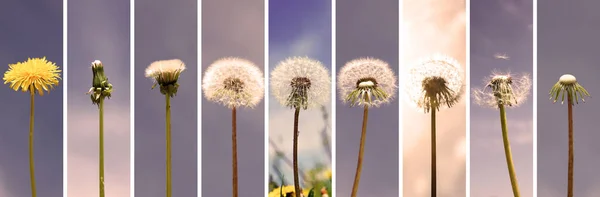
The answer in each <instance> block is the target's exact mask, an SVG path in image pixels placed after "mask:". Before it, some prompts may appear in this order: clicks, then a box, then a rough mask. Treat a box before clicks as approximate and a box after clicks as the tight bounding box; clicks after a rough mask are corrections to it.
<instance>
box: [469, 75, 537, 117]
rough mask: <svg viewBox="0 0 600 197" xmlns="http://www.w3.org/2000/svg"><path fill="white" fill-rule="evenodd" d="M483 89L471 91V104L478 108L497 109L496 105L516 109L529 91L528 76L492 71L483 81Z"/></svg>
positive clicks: (525, 98) (530, 83)
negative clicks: (476, 105) (473, 103)
mask: <svg viewBox="0 0 600 197" xmlns="http://www.w3.org/2000/svg"><path fill="white" fill-rule="evenodd" d="M484 84H485V86H484V87H483V88H474V89H473V91H472V92H473V93H472V94H473V95H472V97H473V102H475V103H476V104H478V105H480V106H484V107H491V108H497V107H498V105H505V106H508V107H518V106H519V105H520V104H522V103H524V102H525V101H526V100H527V97H528V96H529V92H530V91H531V87H532V86H531V85H532V82H531V78H530V77H529V74H521V75H514V74H510V73H500V72H497V71H494V72H493V73H492V75H490V76H489V77H486V78H485V79H484Z"/></svg>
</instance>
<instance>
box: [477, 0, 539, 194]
mask: <svg viewBox="0 0 600 197" xmlns="http://www.w3.org/2000/svg"><path fill="white" fill-rule="evenodd" d="M532 23H533V1H531V0H524V1H504V0H495V1H490V2H476V1H473V2H471V88H482V87H484V85H485V84H484V81H483V78H484V77H487V76H489V75H490V74H491V73H492V71H493V70H498V71H502V72H507V71H510V72H511V73H513V74H523V73H527V74H529V75H530V77H533V75H532V74H533V73H532V72H533V31H532V28H531V27H532V26H530V25H532ZM496 53H500V54H504V53H505V54H506V55H507V56H509V57H510V60H501V59H495V58H494V54H496ZM540 96H542V97H544V95H540ZM532 99H533V95H532V92H530V95H529V96H528V98H527V100H526V101H525V102H522V104H521V105H520V106H519V107H517V108H507V111H506V113H507V114H506V116H507V121H508V133H509V140H510V143H511V144H510V145H511V149H512V155H513V162H514V165H515V170H516V175H517V179H518V183H519V189H520V192H521V196H523V197H530V196H533V102H532ZM501 131H502V130H501V127H500V116H499V112H498V110H497V109H491V108H487V107H481V106H478V105H477V104H475V103H473V104H471V183H470V184H471V195H472V196H483V197H486V196H490V197H491V196H510V195H512V189H511V185H510V179H509V176H508V169H507V166H506V158H505V154H504V146H503V145H502V133H501Z"/></svg>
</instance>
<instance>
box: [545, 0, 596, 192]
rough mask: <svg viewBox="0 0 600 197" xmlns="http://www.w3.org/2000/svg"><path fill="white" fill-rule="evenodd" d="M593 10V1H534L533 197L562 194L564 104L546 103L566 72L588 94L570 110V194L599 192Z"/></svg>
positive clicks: (564, 179) (564, 174)
mask: <svg viewBox="0 0 600 197" xmlns="http://www.w3.org/2000/svg"><path fill="white" fill-rule="evenodd" d="M598 6H600V2H598V1H585V0H575V1H569V2H565V1H558V0H548V1H539V2H538V92H537V93H538V122H537V123H538V128H537V130H538V136H537V137H538V147H537V148H538V149H537V150H538V177H537V178H538V196H547V197H558V196H564V195H565V193H566V192H567V155H568V136H567V133H568V126H567V125H568V124H567V104H564V105H560V103H558V102H557V103H554V104H553V103H552V101H550V100H549V99H548V98H549V96H548V92H549V91H550V88H551V87H552V85H554V84H555V83H556V82H557V81H558V78H559V77H560V76H561V75H563V74H567V73H570V74H572V75H574V76H575V77H577V81H578V83H579V84H581V85H582V86H583V87H585V88H586V89H587V91H588V92H589V93H590V94H591V95H592V98H587V99H586V103H580V104H579V105H575V106H574V107H573V116H574V120H573V121H574V133H573V135H574V138H575V139H574V147H575V159H574V162H575V169H574V170H575V172H574V184H575V185H574V195H577V196H581V197H594V196H598V193H600V184H599V183H600V172H599V171H598V170H596V169H597V168H598V166H599V165H600V152H599V151H598V150H599V149H600V144H599V143H598V141H597V139H599V138H600V133H599V132H598V126H597V125H596V123H597V122H598V118H597V117H598V116H597V114H598V113H597V112H598V110H600V103H599V102H598V99H597V98H598V97H597V96H598V94H599V93H600V86H597V84H600V78H599V77H598V74H599V73H600V68H599V67H598V61H600V57H599V56H598V45H600V40H599V39H598V34H600V27H599V26H598V25H597V24H600V21H598V19H600V13H599V12H598V11H597V8H598ZM594 85H596V86H594Z"/></svg>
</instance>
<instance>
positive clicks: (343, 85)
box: [337, 58, 398, 107]
mask: <svg viewBox="0 0 600 197" xmlns="http://www.w3.org/2000/svg"><path fill="white" fill-rule="evenodd" d="M337 79H338V83H337V86H338V89H339V91H340V92H339V94H340V98H341V99H342V101H344V103H349V104H350V105H351V106H355V105H359V106H374V107H379V106H380V105H381V104H384V103H389V102H390V101H391V100H392V98H393V97H394V95H395V94H396V90H397V88H398V87H397V85H396V76H395V74H394V71H392V69H391V68H390V66H389V65H388V63H386V62H384V61H382V60H379V59H375V58H359V59H355V60H352V61H350V62H348V63H346V65H344V67H342V69H341V70H340V72H339V74H338V78H337Z"/></svg>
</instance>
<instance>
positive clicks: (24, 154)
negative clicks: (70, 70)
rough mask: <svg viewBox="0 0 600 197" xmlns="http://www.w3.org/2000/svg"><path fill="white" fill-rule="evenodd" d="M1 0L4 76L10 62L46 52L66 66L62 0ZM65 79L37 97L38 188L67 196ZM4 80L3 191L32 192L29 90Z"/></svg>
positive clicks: (0, 120) (0, 91)
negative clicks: (14, 87) (16, 88)
mask: <svg viewBox="0 0 600 197" xmlns="http://www.w3.org/2000/svg"><path fill="white" fill-rule="evenodd" d="M0 4H1V5H0V26H1V27H2V33H0V35H1V36H0V43H2V44H0V68H2V69H0V71H1V72H2V76H3V75H4V72H6V70H8V64H14V63H17V62H22V61H25V60H27V58H29V57H32V58H33V57H44V56H45V57H46V59H48V60H49V61H52V62H54V63H56V65H58V66H59V68H60V69H61V70H62V69H63V60H62V55H63V54H62V41H63V40H62V13H63V12H62V11H63V10H62V0H31V1H18V0H5V1H2V3H0ZM15 19H18V20H15ZM61 77H62V72H61ZM62 85H63V84H62V80H60V82H59V86H58V87H56V88H55V89H54V90H52V91H51V92H50V94H44V96H41V97H40V96H36V98H35V127H34V155H35V176H36V188H37V193H38V194H42V195H44V196H48V197H59V196H62V178H63V177H62V164H63V162H62V159H63V158H62V136H63V134H62V133H63V125H62V120H63V118H62V112H63V111H62V97H63V93H62V91H63V88H62ZM0 86H1V87H0V108H1V109H2V110H3V113H0V125H2V126H3V128H2V132H0V196H28V195H31V189H30V185H29V184H30V181H29V154H28V151H29V148H28V136H29V134H28V133H29V108H30V105H29V94H28V93H24V92H15V91H14V90H12V89H10V88H9V86H8V85H0ZM8 112H10V113H8Z"/></svg>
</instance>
